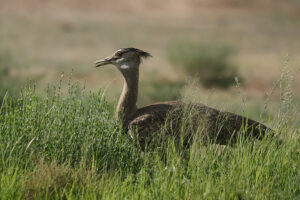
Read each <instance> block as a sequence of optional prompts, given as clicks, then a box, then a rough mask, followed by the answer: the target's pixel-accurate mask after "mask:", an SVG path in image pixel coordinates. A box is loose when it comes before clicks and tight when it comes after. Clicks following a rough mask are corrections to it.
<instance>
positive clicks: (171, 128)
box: [128, 101, 268, 145]
mask: <svg viewBox="0 0 300 200" xmlns="http://www.w3.org/2000/svg"><path fill="white" fill-rule="evenodd" d="M128 127H129V130H130V134H131V136H132V137H134V133H137V134H138V138H139V141H140V142H141V143H142V144H144V143H145V141H147V140H152V138H153V137H155V134H159V133H160V132H161V129H162V128H164V131H165V132H166V133H167V134H175V135H177V136H180V137H182V138H184V142H185V144H187V145H189V144H190V143H191V142H192V141H193V139H194V137H195V135H197V136H201V138H202V139H203V140H207V139H208V140H213V141H214V142H216V143H218V144H228V142H229V141H230V140H235V139H236V138H237V133H238V132H239V131H240V130H241V128H245V129H246V130H245V131H244V132H245V133H246V134H247V135H250V134H251V135H252V136H253V137H255V138H261V137H262V136H263V135H264V133H265V132H266V131H267V129H268V128H267V127H266V126H264V125H263V124H261V123H259V122H256V121H254V120H252V119H249V118H245V117H243V116H240V115H237V114H233V113H230V112H222V111H219V110H216V109H214V108H211V107H208V106H205V105H202V104H185V103H182V102H179V101H169V102H162V103H156V104H152V105H149V106H146V107H143V108H139V109H138V110H137V111H136V113H135V114H134V116H133V117H132V118H131V120H130V121H129V123H128Z"/></svg>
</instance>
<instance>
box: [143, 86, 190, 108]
mask: <svg viewBox="0 0 300 200" xmlns="http://www.w3.org/2000/svg"><path fill="white" fill-rule="evenodd" d="M184 85H185V84H184V82H180V81H178V82H173V81H168V80H150V81H146V82H141V83H140V90H141V91H142V92H143V94H142V95H140V97H139V102H143V104H151V103H153V102H161V101H171V100H176V99H179V98H180V92H181V90H182V89H183V87H184Z"/></svg>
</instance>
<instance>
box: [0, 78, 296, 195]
mask: <svg viewBox="0 0 300 200" xmlns="http://www.w3.org/2000/svg"><path fill="white" fill-rule="evenodd" d="M60 90H61V85H60V84H59V85H58V86H57V87H56V88H49V89H48V92H47V96H45V97H40V96H38V95H37V94H36V92H35V91H34V86H32V85H30V86H28V87H27V88H26V89H24V90H23V92H22V95H21V97H19V98H17V99H15V98H11V97H6V98H5V100H4V103H3V104H2V106H1V108H0V159H1V160H0V182H1V184H0V198H1V199H64V198H68V199H125V198H127V199H128V198H130V199H298V197H299V186H298V185H299V181H300V180H299V177H300V171H299V131H300V130H299V127H298V128H297V127H293V126H282V127H281V128H280V129H278V130H279V133H278V134H279V137H275V138H265V139H264V140H262V141H257V142H254V143H253V142H251V141H245V140H243V138H241V139H240V140H239V142H238V143H237V144H236V145H234V146H233V147H220V146H218V145H214V144H207V145H201V144H198V143H195V144H193V145H192V147H191V148H190V149H182V150H180V149H178V148H176V147H175V145H174V144H173V142H172V139H170V141H169V142H168V144H167V145H166V148H165V149H164V150H163V151H162V150H161V149H158V148H157V147H158V145H159V144H152V146H151V148H149V149H148V150H147V151H146V152H142V151H141V150H140V148H139V147H138V145H137V143H136V141H134V140H132V139H131V138H130V137H129V136H128V135H127V134H126V133H123V132H122V130H121V129H120V125H119V124H118V123H117V122H115V120H114V118H113V108H112V107H111V106H109V104H108V103H107V101H106V98H105V96H104V95H103V93H102V92H101V91H99V92H97V93H91V92H87V91H85V89H84V88H81V87H79V86H78V85H76V84H75V85H72V84H71V83H70V84H69V85H68V92H67V94H65V95H63V94H62V92H61V91H60Z"/></svg>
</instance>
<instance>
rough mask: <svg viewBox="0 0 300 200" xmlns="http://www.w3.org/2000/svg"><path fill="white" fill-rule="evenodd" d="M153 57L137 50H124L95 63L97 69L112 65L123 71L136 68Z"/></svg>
mask: <svg viewBox="0 0 300 200" xmlns="http://www.w3.org/2000/svg"><path fill="white" fill-rule="evenodd" d="M148 57H152V56H151V54H149V53H147V52H145V51H142V50H140V49H136V48H122V49H119V50H117V51H116V52H115V53H114V54H113V55H112V56H110V57H107V58H104V59H101V60H98V61H96V62H95V64H96V67H100V66H103V65H108V64H112V65H115V66H116V67H117V68H118V69H120V70H121V71H123V70H127V69H130V68H132V67H136V66H138V65H139V64H140V62H141V60H142V59H143V58H148Z"/></svg>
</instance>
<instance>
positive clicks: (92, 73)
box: [0, 0, 300, 118]
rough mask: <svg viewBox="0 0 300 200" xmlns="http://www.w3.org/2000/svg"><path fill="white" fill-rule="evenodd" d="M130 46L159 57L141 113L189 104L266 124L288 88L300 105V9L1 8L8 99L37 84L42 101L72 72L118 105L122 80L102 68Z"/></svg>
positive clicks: (92, 4) (187, 0) (13, 3)
mask: <svg viewBox="0 0 300 200" xmlns="http://www.w3.org/2000/svg"><path fill="white" fill-rule="evenodd" d="M121 47H136V48H140V49H142V50H145V51H148V52H150V53H151V54H152V55H153V58H151V59H148V60H146V61H144V62H143V64H142V66H141V70H140V73H141V75H140V79H141V80H140V93H139V102H138V104H139V106H143V105H146V104H149V103H152V102H155V101H164V100H172V99H180V98H184V99H187V100H188V101H197V102H202V103H205V104H208V105H210V106H213V107H218V108H224V109H227V110H230V111H233V112H246V113H247V114H249V115H250V116H251V117H254V118H258V116H259V115H261V113H263V112H264V109H265V110H266V109H267V110H268V112H271V110H275V108H276V107H277V106H278V105H279V102H280V99H282V96H283V95H282V94H280V92H279V90H280V87H281V89H284V90H288V92H289V94H292V95H293V96H294V101H295V102H300V78H299V73H297V71H299V68H300V1H299V0H285V1H283V0H215V1H211V0H164V1H161V0H126V1H117V0H110V1H104V0H84V1H83V0H81V1H80V0H26V1H24V0H23V1H22V0H0V100H1V98H3V96H4V94H5V93H6V91H7V90H8V92H9V94H12V95H18V94H19V89H20V88H21V87H22V86H24V84H25V83H26V82H28V80H33V81H35V82H36V83H37V91H38V92H39V93H40V94H41V95H43V94H44V93H45V91H46V90H45V88H46V87H47V85H48V84H50V85H56V84H57V83H58V82H59V80H60V78H61V74H62V72H63V73H64V74H65V78H64V79H68V78H67V77H68V76H69V74H70V73H71V72H72V69H73V75H72V80H73V81H78V82H79V83H80V84H82V85H84V84H85V85H86V88H87V89H88V90H92V91H96V90H98V89H100V88H102V89H105V92H106V95H107V96H108V99H109V101H110V102H111V103H114V102H116V101H117V99H118V97H119V94H120V92H121V89H122V84H123V79H122V76H121V74H120V73H119V72H118V71H117V69H115V68H114V67H110V66H106V67H103V68H101V69H98V68H97V69H96V68H95V67H94V61H95V60H97V59H100V58H103V57H106V56H109V55H111V54H112V53H113V52H114V51H115V50H117V49H118V48H121ZM282 83H284V84H282ZM272 106H273V107H272ZM266 107H268V108H266ZM274 107H275V108H274ZM241 108H242V109H241ZM268 112H265V113H268Z"/></svg>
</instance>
